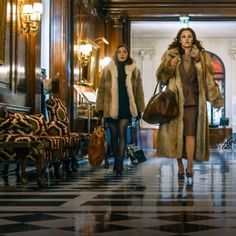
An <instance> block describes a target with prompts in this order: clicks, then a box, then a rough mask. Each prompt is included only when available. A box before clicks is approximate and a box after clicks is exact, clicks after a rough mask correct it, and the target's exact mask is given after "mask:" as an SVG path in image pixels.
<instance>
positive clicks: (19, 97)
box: [0, 0, 40, 112]
mask: <svg viewBox="0 0 236 236" xmlns="http://www.w3.org/2000/svg"><path fill="white" fill-rule="evenodd" d="M21 2H22V3H24V2H25V1H22V0H7V1H6V3H7V4H6V7H7V15H6V31H5V32H1V34H3V33H5V36H6V40H5V45H4V47H5V60H4V64H2V65H0V103H1V104H2V105H4V104H7V106H14V107H17V106H19V110H22V107H26V110H31V112H37V111H39V109H40V108H39V107H40V104H39V102H38V100H40V99H39V96H40V94H39V92H40V91H39V86H38V84H39V76H40V70H39V68H40V63H39V61H40V40H39V38H40V33H39V34H38V35H36V36H31V37H28V36H27V35H26V34H24V33H23V32H22V31H21V24H20V4H21ZM32 2H34V1H32ZM29 108H30V109H29Z"/></svg>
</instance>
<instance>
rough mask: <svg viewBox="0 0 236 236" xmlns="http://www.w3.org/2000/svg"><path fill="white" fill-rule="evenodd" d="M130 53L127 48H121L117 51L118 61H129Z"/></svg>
mask: <svg viewBox="0 0 236 236" xmlns="http://www.w3.org/2000/svg"><path fill="white" fill-rule="evenodd" d="M127 57H128V51H127V49H126V48H125V47H120V48H119V49H118V51H117V59H118V61H120V62H124V61H126V60H127Z"/></svg>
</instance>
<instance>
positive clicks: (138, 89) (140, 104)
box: [135, 69, 145, 113]
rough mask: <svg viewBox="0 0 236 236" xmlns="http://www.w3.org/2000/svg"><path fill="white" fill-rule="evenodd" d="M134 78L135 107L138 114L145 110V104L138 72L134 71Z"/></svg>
mask: <svg viewBox="0 0 236 236" xmlns="http://www.w3.org/2000/svg"><path fill="white" fill-rule="evenodd" d="M136 77H137V86H136V93H135V94H136V97H135V100H136V106H137V111H138V113H140V112H143V111H144V108H145V102H144V91H143V82H142V78H141V73H140V70H139V69H137V70H136Z"/></svg>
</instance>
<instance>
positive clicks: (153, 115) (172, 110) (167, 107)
mask: <svg viewBox="0 0 236 236" xmlns="http://www.w3.org/2000/svg"><path fill="white" fill-rule="evenodd" d="M158 84H159V82H157V85H156V87H155V90H154V93H153V96H152V97H151V98H150V100H149V102H148V104H147V106H146V108H145V110H144V113H143V117H142V119H143V120H144V121H146V122H147V123H149V124H164V123H167V122H169V121H170V120H172V119H174V118H176V117H177V116H178V115H179V106H178V103H177V101H176V97H175V93H174V92H172V91H171V90H166V91H160V92H159V93H156V91H157V87H158Z"/></svg>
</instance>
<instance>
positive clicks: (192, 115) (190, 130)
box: [184, 106, 198, 136]
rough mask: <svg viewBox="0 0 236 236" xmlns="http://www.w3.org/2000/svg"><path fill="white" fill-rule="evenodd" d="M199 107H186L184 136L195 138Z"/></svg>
mask: <svg viewBox="0 0 236 236" xmlns="http://www.w3.org/2000/svg"><path fill="white" fill-rule="evenodd" d="M197 118H198V106H185V107H184V136H195V135H196V131H197Z"/></svg>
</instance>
